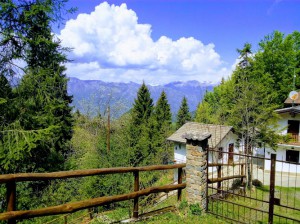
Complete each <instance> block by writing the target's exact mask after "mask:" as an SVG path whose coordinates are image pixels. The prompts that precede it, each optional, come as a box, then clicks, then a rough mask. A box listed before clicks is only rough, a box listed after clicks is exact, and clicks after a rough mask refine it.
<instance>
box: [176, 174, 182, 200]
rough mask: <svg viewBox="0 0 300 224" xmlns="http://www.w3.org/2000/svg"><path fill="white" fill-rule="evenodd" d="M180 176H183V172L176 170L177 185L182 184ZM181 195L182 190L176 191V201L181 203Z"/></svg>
mask: <svg viewBox="0 0 300 224" xmlns="http://www.w3.org/2000/svg"><path fill="white" fill-rule="evenodd" d="M182 176H183V170H182V168H178V184H182ZM181 193H182V190H181V189H178V191H177V200H178V201H181Z"/></svg>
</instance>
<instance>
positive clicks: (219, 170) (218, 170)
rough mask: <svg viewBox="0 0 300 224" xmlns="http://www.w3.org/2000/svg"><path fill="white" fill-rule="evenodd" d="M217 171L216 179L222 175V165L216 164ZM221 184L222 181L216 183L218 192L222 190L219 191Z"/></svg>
mask: <svg viewBox="0 0 300 224" xmlns="http://www.w3.org/2000/svg"><path fill="white" fill-rule="evenodd" d="M217 172H218V179H221V177H222V166H217ZM221 184H222V181H218V183H217V188H218V194H220V193H221V192H222V191H221Z"/></svg>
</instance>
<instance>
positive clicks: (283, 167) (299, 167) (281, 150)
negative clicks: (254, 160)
mask: <svg viewBox="0 0 300 224" xmlns="http://www.w3.org/2000/svg"><path fill="white" fill-rule="evenodd" d="M286 150H295V151H300V148H299V147H294V146H290V145H286V146H285V145H280V146H279V147H278V149H277V150H276V151H274V150H272V149H270V148H266V154H265V158H268V159H270V158H271V154H276V160H281V161H286ZM281 161H280V162H279V161H276V171H277V172H290V173H300V158H299V161H298V163H299V164H292V163H287V162H281ZM265 170H271V161H270V160H265Z"/></svg>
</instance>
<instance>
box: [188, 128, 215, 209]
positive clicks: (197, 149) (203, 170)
mask: <svg viewBox="0 0 300 224" xmlns="http://www.w3.org/2000/svg"><path fill="white" fill-rule="evenodd" d="M182 137H184V138H185V139H186V198H187V201H188V203H189V204H196V203H199V205H200V208H201V209H202V210H204V211H206V184H207V148H208V139H209V138H210V137H211V134H210V133H207V132H206V133H200V132H195V131H190V132H186V133H185V134H184V135H183V136H182Z"/></svg>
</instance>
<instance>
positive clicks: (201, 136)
mask: <svg viewBox="0 0 300 224" xmlns="http://www.w3.org/2000/svg"><path fill="white" fill-rule="evenodd" d="M182 137H183V138H185V139H186V140H192V141H199V142H201V141H204V140H206V139H209V138H210V137H211V134H210V133H208V132H198V131H187V132H186V133H184V134H183V135H182Z"/></svg>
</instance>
